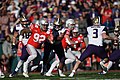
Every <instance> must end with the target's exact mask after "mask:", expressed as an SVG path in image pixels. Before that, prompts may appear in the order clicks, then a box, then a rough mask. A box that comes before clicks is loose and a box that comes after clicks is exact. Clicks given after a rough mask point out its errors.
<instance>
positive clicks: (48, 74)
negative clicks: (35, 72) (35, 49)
mask: <svg viewBox="0 0 120 80" xmlns="http://www.w3.org/2000/svg"><path fill="white" fill-rule="evenodd" d="M45 76H55V75H53V74H51V73H46V74H45Z"/></svg>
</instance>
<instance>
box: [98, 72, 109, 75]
mask: <svg viewBox="0 0 120 80" xmlns="http://www.w3.org/2000/svg"><path fill="white" fill-rule="evenodd" d="M98 74H101V75H105V74H107V72H106V71H101V72H99V73H98Z"/></svg>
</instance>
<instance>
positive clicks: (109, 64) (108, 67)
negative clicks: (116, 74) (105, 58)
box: [107, 61, 113, 70]
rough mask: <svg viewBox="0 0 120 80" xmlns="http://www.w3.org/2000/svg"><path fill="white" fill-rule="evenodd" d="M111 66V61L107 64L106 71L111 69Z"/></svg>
mask: <svg viewBox="0 0 120 80" xmlns="http://www.w3.org/2000/svg"><path fill="white" fill-rule="evenodd" d="M112 64H113V62H112V61H109V62H108V66H107V70H109V69H110V68H111V67H112Z"/></svg>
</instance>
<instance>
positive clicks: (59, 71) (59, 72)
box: [58, 69, 66, 77]
mask: <svg viewBox="0 0 120 80" xmlns="http://www.w3.org/2000/svg"><path fill="white" fill-rule="evenodd" d="M58 75H59V76H60V77H66V75H64V74H63V73H62V70H60V69H58Z"/></svg>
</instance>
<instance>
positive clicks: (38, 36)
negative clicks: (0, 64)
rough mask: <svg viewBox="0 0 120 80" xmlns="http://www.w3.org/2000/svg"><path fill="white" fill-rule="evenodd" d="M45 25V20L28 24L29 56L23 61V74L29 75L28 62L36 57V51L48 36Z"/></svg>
mask: <svg viewBox="0 0 120 80" xmlns="http://www.w3.org/2000/svg"><path fill="white" fill-rule="evenodd" d="M47 26H48V23H47V21H46V20H41V21H40V22H36V24H31V25H30V30H31V32H32V33H31V36H30V38H29V39H28V42H27V46H26V47H27V52H28V53H29V57H28V58H27V60H26V61H25V62H24V66H23V76H25V77H29V75H28V64H29V63H30V62H31V61H32V60H34V59H35V58H36V57H37V51H38V52H39V53H41V52H40V49H39V48H41V47H42V45H43V43H44V41H45V40H46V38H47V37H48V34H47V32H46V31H47Z"/></svg>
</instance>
